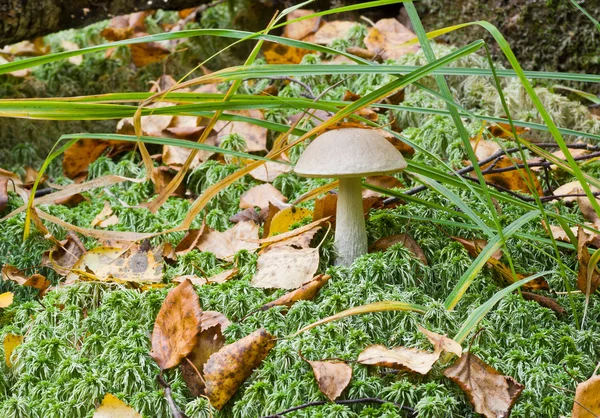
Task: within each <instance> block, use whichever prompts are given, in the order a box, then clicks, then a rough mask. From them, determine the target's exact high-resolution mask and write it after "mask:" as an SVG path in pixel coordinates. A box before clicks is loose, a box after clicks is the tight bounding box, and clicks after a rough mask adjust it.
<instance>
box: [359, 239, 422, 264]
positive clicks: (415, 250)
mask: <svg viewBox="0 0 600 418" xmlns="http://www.w3.org/2000/svg"><path fill="white" fill-rule="evenodd" d="M395 244H402V245H403V246H404V247H406V248H407V249H408V250H409V251H410V252H411V253H412V254H413V255H414V256H415V257H416V258H418V259H419V260H420V261H421V263H423V264H424V265H426V266H427V265H428V263H427V257H425V253H424V252H423V249H422V248H421V247H420V246H419V244H417V242H416V241H415V240H414V238H413V237H411V236H410V235H409V234H397V235H391V236H389V237H384V238H379V239H378V240H377V241H375V242H374V243H373V244H371V246H370V247H369V252H375V251H386V250H387V249H388V248H390V247H391V246H392V245H395Z"/></svg>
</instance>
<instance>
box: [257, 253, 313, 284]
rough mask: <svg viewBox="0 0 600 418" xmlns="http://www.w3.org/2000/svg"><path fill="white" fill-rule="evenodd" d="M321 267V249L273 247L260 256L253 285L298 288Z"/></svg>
mask: <svg viewBox="0 0 600 418" xmlns="http://www.w3.org/2000/svg"><path fill="white" fill-rule="evenodd" d="M318 267H319V249H318V248H304V249H301V250H296V249H294V248H291V247H279V248H273V249H272V250H271V251H268V252H266V253H264V254H262V255H261V256H260V257H258V261H257V272H256V274H255V275H254V277H253V278H252V282H251V284H252V286H254V287H260V288H275V289H297V288H299V287H300V286H302V285H303V284H305V283H307V282H308V281H310V280H311V279H312V278H313V276H314V275H315V272H316V271H317V268H318Z"/></svg>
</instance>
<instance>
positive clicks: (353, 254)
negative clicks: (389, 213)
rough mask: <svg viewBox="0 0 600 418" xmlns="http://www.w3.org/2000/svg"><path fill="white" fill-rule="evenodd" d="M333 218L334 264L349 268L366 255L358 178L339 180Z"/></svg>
mask: <svg viewBox="0 0 600 418" xmlns="http://www.w3.org/2000/svg"><path fill="white" fill-rule="evenodd" d="M335 216H336V219H335V222H336V227H335V249H336V252H337V254H338V258H337V259H336V262H335V264H336V265H338V266H350V265H351V264H352V262H353V261H354V260H356V258H358V257H360V256H361V255H363V254H366V253H367V231H366V229H365V216H364V213H363V204H362V182H361V178H360V177H349V178H341V179H340V186H339V194H338V201H337V210H336V214H335Z"/></svg>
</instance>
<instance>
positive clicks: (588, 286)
mask: <svg viewBox="0 0 600 418" xmlns="http://www.w3.org/2000/svg"><path fill="white" fill-rule="evenodd" d="M588 240H589V235H588V234H587V233H586V232H585V231H584V230H583V228H582V227H579V230H578V232H577V261H579V271H578V272H577V289H579V290H581V291H582V292H583V293H584V294H585V295H590V294H592V293H594V292H595V291H596V290H597V289H598V287H600V272H599V271H598V268H597V265H596V266H590V265H589V263H590V258H591V256H590V252H589V251H588ZM590 267H591V268H593V270H591V268H590Z"/></svg>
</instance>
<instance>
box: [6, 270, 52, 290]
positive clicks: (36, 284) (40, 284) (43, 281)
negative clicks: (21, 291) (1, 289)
mask: <svg viewBox="0 0 600 418" xmlns="http://www.w3.org/2000/svg"><path fill="white" fill-rule="evenodd" d="M2 280H10V281H13V282H15V283H17V284H19V285H21V286H27V287H33V288H34V289H38V291H39V294H40V295H42V294H43V293H44V292H45V291H46V289H48V288H49V287H50V285H51V282H50V280H48V279H47V278H46V277H45V276H42V275H41V274H32V275H31V276H29V277H27V276H25V275H24V274H23V273H22V272H21V271H20V270H19V269H18V268H16V267H14V266H11V265H8V264H5V265H4V267H2Z"/></svg>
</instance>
